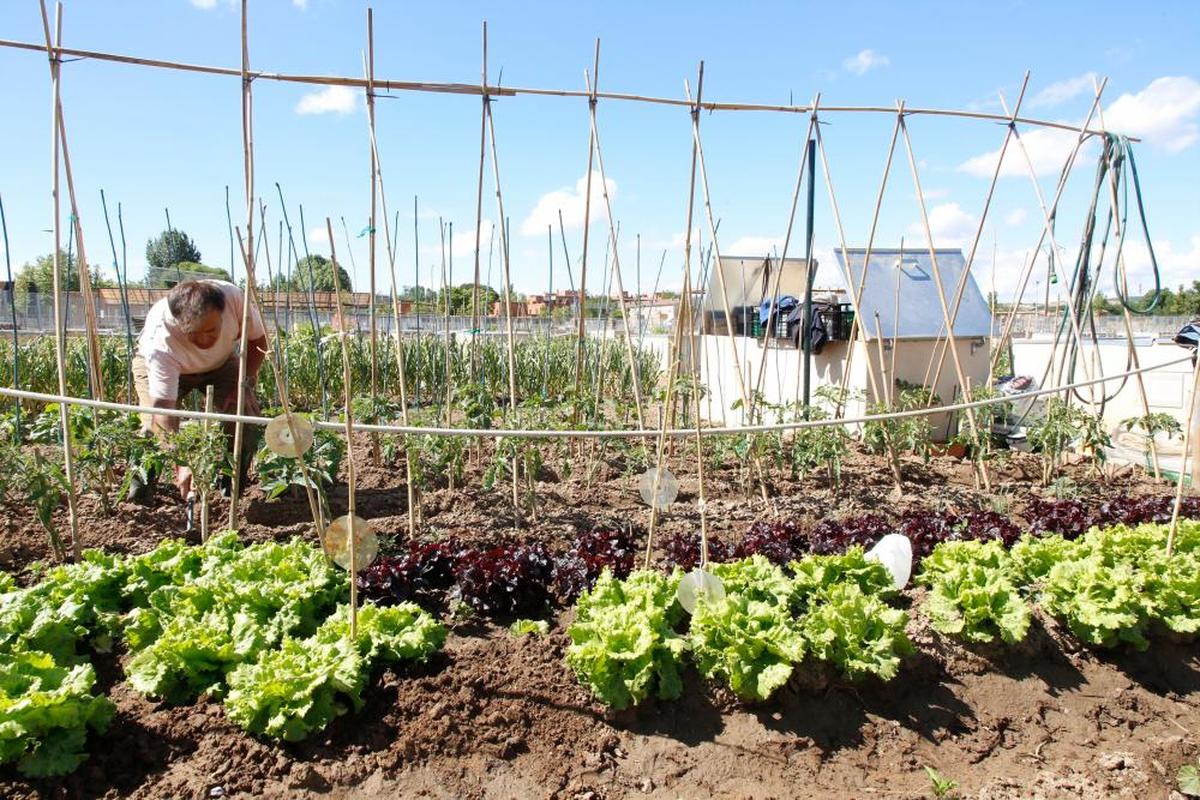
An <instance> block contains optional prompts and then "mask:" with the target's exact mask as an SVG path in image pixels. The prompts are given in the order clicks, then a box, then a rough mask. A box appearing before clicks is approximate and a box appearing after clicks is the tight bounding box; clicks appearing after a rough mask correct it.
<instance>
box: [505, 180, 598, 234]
mask: <svg viewBox="0 0 1200 800" xmlns="http://www.w3.org/2000/svg"><path fill="white" fill-rule="evenodd" d="M607 186H608V197H609V199H610V200H612V199H614V198H615V197H616V196H617V182H616V181H614V180H613V179H612V178H609V179H608V181H607ZM586 192H587V176H586V175H584V176H583V177H582V178H580V179H579V180H577V181H575V188H574V189H570V188H563V189H555V190H554V191H551V192H546V193H545V194H544V195H542V196H541V197H539V198H538V201H537V203H536V204H535V205H534V207H533V211H531V212H530V213H529V216H528V217H526V218H525V221H524V222H522V223H521V235H522V236H545V235H546V226H547V225H549V226H551V227H552V228H554V229H556V230H557V229H558V212H559V211H561V212H562V221H563V227H564V228H566V229H568V230H574V229H576V228H582V227H583V216H584V214H583V212H584V195H585V194H586ZM591 206H592V207H591V222H592V224H593V225H594V224H596V222H597V221H603V220H604V219H605V218H606V217H605V206H604V191H603V189H602V188H601V184H600V172H599V170H593V171H592V203H591Z"/></svg>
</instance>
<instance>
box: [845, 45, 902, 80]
mask: <svg viewBox="0 0 1200 800" xmlns="http://www.w3.org/2000/svg"><path fill="white" fill-rule="evenodd" d="M889 63H890V61H889V59H888V57H887V56H885V55H883V54H882V53H876V52H875V51H874V50H871V49H869V48H868V49H866V50H860V51H858V53H857V54H856V55H854V56H851V57H850V58H847V59H846V60H845V61H843V62H842V66H843V67H844V68H845V69H846V71H847V72H853V73H854V74H855V75H865V74H866V73H867V72H868V71H870V70H873V69H875V68H877V67H886V66H887V65H888V64H889Z"/></svg>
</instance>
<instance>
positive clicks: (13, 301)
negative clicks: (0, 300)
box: [0, 196, 128, 444]
mask: <svg viewBox="0 0 1200 800" xmlns="http://www.w3.org/2000/svg"><path fill="white" fill-rule="evenodd" d="M0 233H3V235H4V271H5V274H6V275H7V276H8V310H9V313H10V314H11V316H12V385H13V388H14V389H20V388H21V367H20V361H21V343H20V340H19V339H18V338H17V296H16V293H15V292H14V291H13V288H14V287H15V286H16V284H15V283H13V276H12V250H11V248H9V246H8V220H7V219H6V218H5V216H4V197H3V196H0ZM127 319H128V317H127ZM13 423H14V425H13V441H14V442H15V443H17V444H19V443H20V442H21V398H19V397H14V398H13Z"/></svg>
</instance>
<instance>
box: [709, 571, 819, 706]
mask: <svg viewBox="0 0 1200 800" xmlns="http://www.w3.org/2000/svg"><path fill="white" fill-rule="evenodd" d="M712 571H713V574H714V575H716V576H717V577H718V578H720V579H721V581H722V582H723V583H724V586H725V597H724V598H722V599H721V600H719V601H717V602H715V603H707V602H700V603H698V604H697V605H696V609H695V611H694V612H693V613H692V622H691V628H690V630H689V632H688V642H689V644H690V646H691V650H692V655H693V657H694V658H695V660H696V666H697V667H698V668H699V669H700V672H701V673H702V674H703V675H704V676H705V677H707V678H719V679H721V680H723V681H725V682H726V683H728V685H729V688H730V689H732V690H733V692H734V693H735V694H736V695H737V696H738V697H741V698H742V699H744V700H766V699H767V698H768V697H770V696H771V694H772V693H773V692H774V691H775V690H776V689H778V688H779V687H780V686H782V685H784V684H785V683H787V681H788V678H790V677H791V675H792V668H793V667H794V665H795V664H797V663H799V662H800V661H801V660H802V659H803V658H804V651H805V646H804V635H803V634H802V633H801V631H800V629H799V627H798V626H797V625H795V623H794V620H793V619H792V614H791V610H790V607H789V606H790V604H791V598H792V582H791V580H789V579H788V577H787V575H785V574H784V572H783V570H782V569H780V568H779V567H777V566H775V565H774V564H772V563H771V562H770V561H768V560H767V559H766V558H765V557H763V556H761V555H755V556H751V557H750V558H747V559H743V560H742V561H735V562H732V563H728V564H714V565H713V566H712Z"/></svg>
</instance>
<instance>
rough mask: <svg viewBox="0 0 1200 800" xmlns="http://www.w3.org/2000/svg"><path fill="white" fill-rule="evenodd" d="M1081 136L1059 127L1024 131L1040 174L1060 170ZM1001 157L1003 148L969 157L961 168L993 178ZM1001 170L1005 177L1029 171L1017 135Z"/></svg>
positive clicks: (1023, 135)
mask: <svg viewBox="0 0 1200 800" xmlns="http://www.w3.org/2000/svg"><path fill="white" fill-rule="evenodd" d="M1078 139H1079V134H1077V133H1072V132H1071V131H1064V130H1060V129H1058V128H1035V129H1033V130H1026V131H1024V132H1022V133H1021V142H1023V143H1024V145H1025V150H1026V152H1028V153H1029V161H1030V162H1031V163H1032V164H1033V169H1034V172H1036V173H1037V174H1038V175H1048V174H1050V173H1055V172H1058V171H1060V170H1061V169H1062V166H1063V164H1064V163H1066V160H1067V157H1068V156H1069V155H1070V154H1071V150H1072V149H1073V148H1074V147H1075V142H1076V141H1078ZM998 158H1000V148H996V149H995V150H992V151H990V152H987V153H983V154H982V155H978V156H974V157H972V158H968V159H967V160H966V161H964V162H963V163H961V164H959V165H958V171H959V172H965V173H967V174H968V175H974V176H976V177H979V178H990V177H991V176H992V172H993V171H994V170H995V169H996V159H998ZM1000 174H1001V175H1002V176H1005V177H1014V176H1021V175H1028V174H1029V168H1028V167H1027V166H1026V164H1025V156H1024V154H1023V153H1022V152H1021V144H1020V143H1018V142H1017V140H1016V139H1015V138H1014V139H1013V140H1012V141H1010V142H1009V143H1008V151H1007V152H1006V153H1005V154H1004V164H1003V165H1002V166H1001V167H1000Z"/></svg>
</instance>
